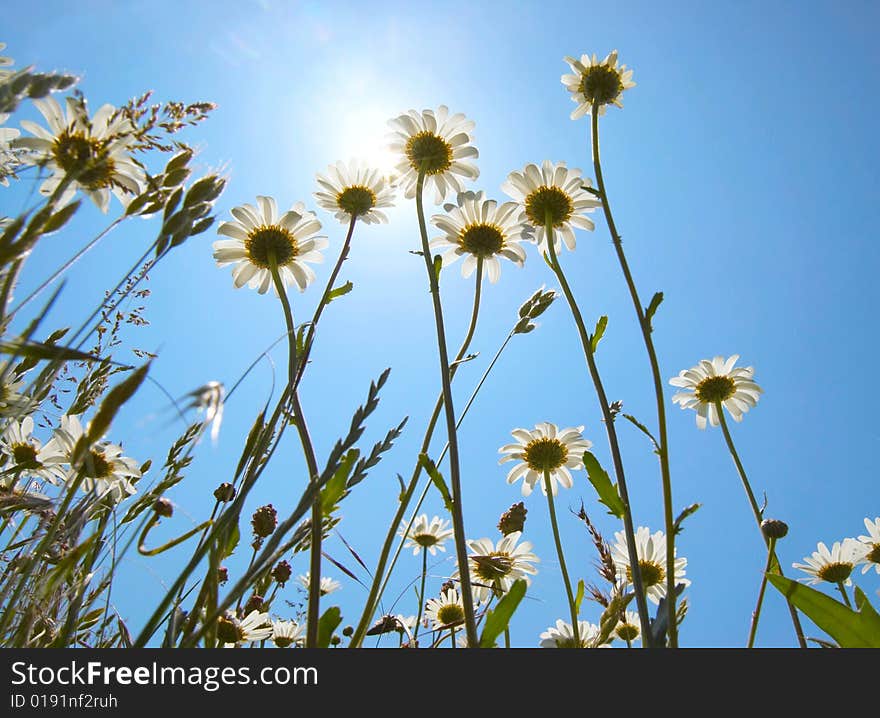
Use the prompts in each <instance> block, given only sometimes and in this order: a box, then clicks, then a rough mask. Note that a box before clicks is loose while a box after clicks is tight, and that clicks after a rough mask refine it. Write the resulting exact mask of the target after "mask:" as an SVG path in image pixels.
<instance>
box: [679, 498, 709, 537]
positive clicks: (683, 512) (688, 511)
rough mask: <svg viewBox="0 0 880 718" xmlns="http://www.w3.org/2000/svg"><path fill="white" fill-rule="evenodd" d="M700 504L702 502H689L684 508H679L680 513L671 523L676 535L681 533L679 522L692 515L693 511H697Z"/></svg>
mask: <svg viewBox="0 0 880 718" xmlns="http://www.w3.org/2000/svg"><path fill="white" fill-rule="evenodd" d="M702 505H703V504H691V505H690V506H686V507H685V508H683V509H682V510H681V513H680V514H679V515H678V518H676V519H675V523H674V524H673V525H672V526H673V529H674V532H675V534H676V535H678V534H680V533H681V524H682V522H683V521H684V520H685V519H686V518H687V517H688V516H693V515H694V514H695V513H697V510H698V509H699V508H700V507H701V506H702Z"/></svg>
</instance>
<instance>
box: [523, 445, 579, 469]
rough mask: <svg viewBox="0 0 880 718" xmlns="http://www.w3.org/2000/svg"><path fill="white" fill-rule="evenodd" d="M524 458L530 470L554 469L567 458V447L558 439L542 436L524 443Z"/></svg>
mask: <svg viewBox="0 0 880 718" xmlns="http://www.w3.org/2000/svg"><path fill="white" fill-rule="evenodd" d="M525 459H526V464H528V466H529V468H530V469H532V471H539V472H541V473H543V472H545V471H555V470H556V469H558V468H559V467H560V466H562V465H563V464H564V463H565V461H566V459H568V449H567V448H566V446H565V444H563V443H562V442H561V441H560V440H559V439H551V438H549V437H546V436H543V437H541V438H540V439H532V440H531V441H530V442H529V443H528V444H526V449H525Z"/></svg>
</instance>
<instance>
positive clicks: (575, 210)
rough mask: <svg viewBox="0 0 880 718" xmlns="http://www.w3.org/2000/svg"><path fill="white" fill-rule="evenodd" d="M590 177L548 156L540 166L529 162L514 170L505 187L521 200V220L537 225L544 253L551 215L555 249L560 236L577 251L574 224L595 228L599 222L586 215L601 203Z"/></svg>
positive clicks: (538, 240) (537, 239) (512, 195)
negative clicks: (520, 170) (591, 185)
mask: <svg viewBox="0 0 880 718" xmlns="http://www.w3.org/2000/svg"><path fill="white" fill-rule="evenodd" d="M589 185H590V180H589V179H587V178H585V177H583V176H582V175H581V171H580V170H579V169H568V168H567V167H566V166H565V162H558V163H556V164H553V163H551V162H550V161H549V160H544V162H543V164H542V165H541V167H540V168H539V167H538V166H537V165H534V164H528V165H526V166H525V167H524V168H523V170H522V172H511V173H510V174H509V175H508V176H507V181H506V182H505V183H504V184H502V185H501V189H502V190H504V192H506V193H507V194H508V195H510V196H511V197H513V199H515V200H516V201H517V202H519V204H520V207H521V209H522V212H521V215H520V220H521V221H523V222H527V223H528V224H530V225H531V226H532V227H534V228H535V234H536V240H535V241H536V242H537V244H538V248H539V249H540V250H541V252H542V253H546V252H548V251H549V249H548V247H547V237H546V236H545V235H546V224H547V218H548V217H549V218H550V223H551V224H552V226H553V230H554V231H553V249H554V250H555V251H556V253H557V254H558V253H559V250H560V247H561V245H560V237H561V238H562V241H564V242H565V246H566V247H568V249H569V250H571V251H574V248H575V244H576V242H575V237H574V227H578V228H580V229H588V230H593V229H595V227H596V225H594V224H593V221H592V220H591V219H590V218H589V217H587V216H586V214H585V213H586V212H592V211H593V210H594V209H595V208H596V207H599V206H600V205H601V202H599V200H598V199H596V197H595V196H594V195H592V194H590V193H589V192H587V190H585V189H584V187H585V186H589Z"/></svg>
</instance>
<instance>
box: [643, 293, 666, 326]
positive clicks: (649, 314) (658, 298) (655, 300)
mask: <svg viewBox="0 0 880 718" xmlns="http://www.w3.org/2000/svg"><path fill="white" fill-rule="evenodd" d="M662 301H663V292H656V293H655V294H654V296H653V297H651V303H650V304H649V305H648V308H647V309H646V310H645V321H646V322H647V323H648V329H651V330H652V331H653V327H652V326H651V319H652V318H653V316H654V313H655V312H656V311H657V307H659V306H660V302H662Z"/></svg>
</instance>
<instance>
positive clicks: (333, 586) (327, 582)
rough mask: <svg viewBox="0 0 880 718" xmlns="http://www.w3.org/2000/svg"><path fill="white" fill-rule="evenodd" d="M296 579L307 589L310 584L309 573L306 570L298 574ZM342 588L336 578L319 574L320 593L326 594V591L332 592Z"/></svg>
mask: <svg viewBox="0 0 880 718" xmlns="http://www.w3.org/2000/svg"><path fill="white" fill-rule="evenodd" d="M297 580H298V581H299V582H300V583H301V584H302V585H303V587H304V588H305V589H306V590H308V589H309V585H310V584H311V580H312V579H311V573H310V572H308V571H307V572H306V573H305V574H303V575H302V576H299V577H298V578H297ZM340 588H342V584H341V583H339V581H337V580H336V579H333V578H327V576H321V587H320V591H321V595H322V596H326V595H327V594H328V593H333V592H334V591H338V590H339V589H340Z"/></svg>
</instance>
